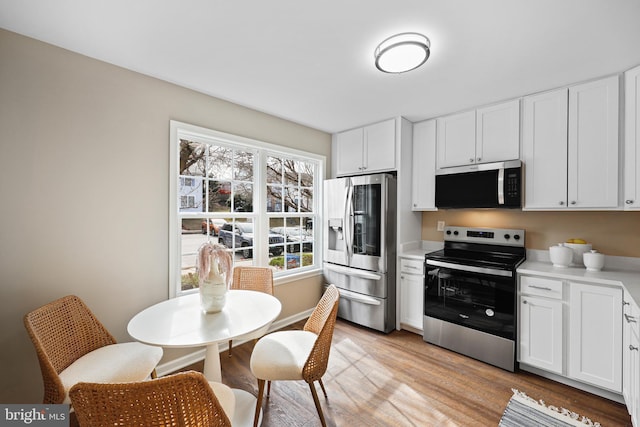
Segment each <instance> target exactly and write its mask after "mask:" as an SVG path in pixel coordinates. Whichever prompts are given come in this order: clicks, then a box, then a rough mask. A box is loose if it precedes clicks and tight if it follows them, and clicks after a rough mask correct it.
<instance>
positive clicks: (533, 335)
mask: <svg viewBox="0 0 640 427" xmlns="http://www.w3.org/2000/svg"><path fill="white" fill-rule="evenodd" d="M519 285H520V290H519V337H518V349H519V359H518V360H519V361H520V363H522V364H526V365H528V366H532V367H534V368H539V369H542V370H545V371H548V372H551V373H554V374H557V375H561V376H563V377H566V378H570V379H573V380H576V381H579V382H582V383H585V384H589V385H591V386H596V387H599V388H602V389H605V390H607V391H610V392H614V393H621V392H622V375H623V373H622V288H619V287H612V286H607V285H604V284H603V285H599V284H587V283H580V282H574V281H567V280H562V279H555V278H547V277H537V276H530V275H520V277H519Z"/></svg>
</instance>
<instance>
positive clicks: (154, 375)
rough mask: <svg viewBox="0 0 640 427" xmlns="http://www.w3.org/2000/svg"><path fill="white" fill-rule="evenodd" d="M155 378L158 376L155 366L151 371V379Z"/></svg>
mask: <svg viewBox="0 0 640 427" xmlns="http://www.w3.org/2000/svg"><path fill="white" fill-rule="evenodd" d="M156 378H158V373H157V372H156V370H155V368H154V370H153V371H151V379H154V380H155V379H156Z"/></svg>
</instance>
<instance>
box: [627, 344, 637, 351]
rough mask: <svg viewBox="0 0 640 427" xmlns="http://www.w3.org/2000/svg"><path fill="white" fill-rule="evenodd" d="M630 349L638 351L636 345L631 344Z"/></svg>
mask: <svg viewBox="0 0 640 427" xmlns="http://www.w3.org/2000/svg"><path fill="white" fill-rule="evenodd" d="M629 350H631V351H638V347H634V346H632V345H631V344H629Z"/></svg>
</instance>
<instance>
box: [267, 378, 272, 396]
mask: <svg viewBox="0 0 640 427" xmlns="http://www.w3.org/2000/svg"><path fill="white" fill-rule="evenodd" d="M269 396H271V381H267V397H269Z"/></svg>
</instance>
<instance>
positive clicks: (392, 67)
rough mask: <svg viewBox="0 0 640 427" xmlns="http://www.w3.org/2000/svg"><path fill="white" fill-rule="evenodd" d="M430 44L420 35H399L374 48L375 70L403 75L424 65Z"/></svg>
mask: <svg viewBox="0 0 640 427" xmlns="http://www.w3.org/2000/svg"><path fill="white" fill-rule="evenodd" d="M430 47H431V42H430V41H429V39H428V38H427V37H425V36H423V35H422V34H418V33H400V34H396V35H393V36H391V37H389V38H388V39H385V40H383V41H382V43H380V44H379V45H378V47H376V50H375V52H374V56H375V58H376V68H378V70H380V71H382V72H385V73H405V72H407V71H411V70H414V69H416V68H418V67H419V66H421V65H422V64H424V63H425V62H426V61H427V59H428V58H429V53H430Z"/></svg>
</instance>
